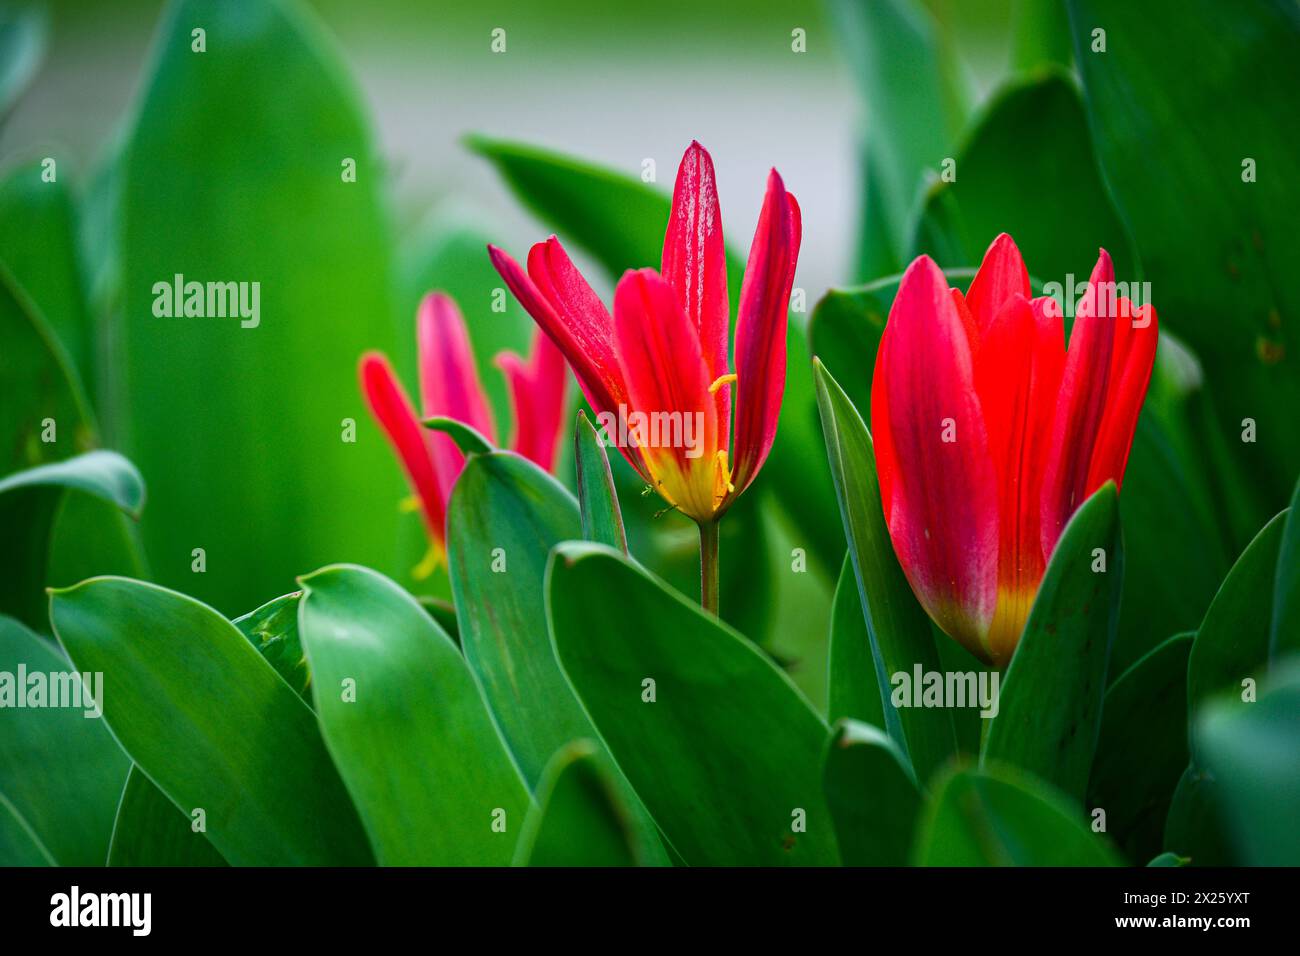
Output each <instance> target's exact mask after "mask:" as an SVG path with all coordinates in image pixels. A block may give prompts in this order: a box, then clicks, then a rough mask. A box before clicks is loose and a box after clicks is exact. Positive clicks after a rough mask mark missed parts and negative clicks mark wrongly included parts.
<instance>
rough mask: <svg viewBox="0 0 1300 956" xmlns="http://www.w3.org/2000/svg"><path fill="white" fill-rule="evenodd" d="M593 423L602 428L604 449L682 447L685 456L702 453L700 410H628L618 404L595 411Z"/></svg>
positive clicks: (702, 416)
mask: <svg viewBox="0 0 1300 956" xmlns="http://www.w3.org/2000/svg"><path fill="white" fill-rule="evenodd" d="M596 423H597V424H598V425H599V426H600V427H601V428H602V429H604V435H603V436H601V442H602V444H604V446H605V447H606V448H608V447H609V446H610V445H614V446H616V447H618V448H684V449H685V450H686V457H687V458H699V457H700V456H701V455H703V454H704V413H703V412H662V411H661V412H641V411H628V408H627V406H626V405H624V404H622V403H619V406H618V411H617V412H600V413H598V414H597V415H596Z"/></svg>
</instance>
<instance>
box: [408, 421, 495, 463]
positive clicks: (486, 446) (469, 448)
mask: <svg viewBox="0 0 1300 956" xmlns="http://www.w3.org/2000/svg"><path fill="white" fill-rule="evenodd" d="M424 427H425V428H429V429H432V430H433V431H436V432H442V433H443V434H444V435H448V436H450V437H451V440H452V441H454V442H455V443H456V447H457V448H459V449H460V450H461V453H462V454H465V455H486V454H487V453H488V452H490V451H493V450H494V449H493V447H492V443H491V442H490V441H488V440H487V439H486V438H484V437H483V435H482V434H480V433H479V432H478V431H476V430H475V429H474V427H473V426H471V425H466V424H465V423H464V422H462V421H457V420H456V419H454V418H447V417H445V416H442V415H435V416H434V417H433V418H427V419H425V420H424Z"/></svg>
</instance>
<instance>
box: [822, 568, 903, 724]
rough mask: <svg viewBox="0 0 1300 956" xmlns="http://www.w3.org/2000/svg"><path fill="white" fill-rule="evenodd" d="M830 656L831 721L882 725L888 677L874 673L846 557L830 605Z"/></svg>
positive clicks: (872, 655)
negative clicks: (854, 721) (883, 689)
mask: <svg viewBox="0 0 1300 956" xmlns="http://www.w3.org/2000/svg"><path fill="white" fill-rule="evenodd" d="M829 657H830V661H829V668H828V670H829V675H828V679H827V684H828V685H829V698H830V701H829V707H828V710H827V713H828V714H829V715H830V719H831V720H832V721H836V720H839V719H841V718H843V717H852V718H853V719H854V720H858V721H861V722H862V723H864V724H872V725H873V726H877V727H880V726H884V723H885V709H884V698H885V697H886V696H888V691H887V690H886V691H885V692H884V693H883V694H882V692H881V688H888V687H889V675H887V674H883V673H879V672H878V671H877V662H878V660H879V659H878V658H877V657H876V655H875V653H874V652H873V651H872V648H871V635H870V634H869V633H868V632H867V621H866V618H864V617H863V615H862V601H861V600H860V599H859V598H858V579H857V576H856V575H855V574H854V572H853V558H852V557H849V556H846V557H845V558H844V566H843V567H842V568H841V569H840V579H839V581H838V582H837V583H836V585H835V598H834V601H833V602H832V604H831V639H830V655H829ZM882 666H883V664H882Z"/></svg>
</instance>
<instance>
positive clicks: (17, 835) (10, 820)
mask: <svg viewBox="0 0 1300 956" xmlns="http://www.w3.org/2000/svg"><path fill="white" fill-rule="evenodd" d="M0 865H3V866H58V861H57V860H55V859H54V857H53V856H51V855H50V851H49V850H47V849H46V848H45V844H43V843H41V840H40V837H38V836H37V835H36V831H35V830H33V829H32V826H31V824H30V823H28V822H27V821H26V820H24V819H23V817H22V814H20V813H19V812H18V811H17V810H16V809H14V806H13V804H11V803H10V802H9V801H8V800H7V799H6V798H5V795H4V794H3V793H0Z"/></svg>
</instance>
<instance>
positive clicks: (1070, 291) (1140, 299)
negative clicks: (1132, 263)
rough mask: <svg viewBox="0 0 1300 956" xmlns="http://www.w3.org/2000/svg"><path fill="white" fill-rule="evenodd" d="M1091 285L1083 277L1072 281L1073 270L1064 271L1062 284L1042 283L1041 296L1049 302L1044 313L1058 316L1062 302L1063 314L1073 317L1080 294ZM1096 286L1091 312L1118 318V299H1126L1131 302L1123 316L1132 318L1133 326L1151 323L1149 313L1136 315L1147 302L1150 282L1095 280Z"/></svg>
mask: <svg viewBox="0 0 1300 956" xmlns="http://www.w3.org/2000/svg"><path fill="white" fill-rule="evenodd" d="M1092 288H1093V286H1092V284H1091V283H1089V282H1088V281H1086V280H1085V281H1083V282H1075V281H1074V273H1073V272H1067V273H1066V274H1065V282H1063V283H1062V282H1045V283H1043V295H1045V296H1050V301H1049V302H1048V303H1047V314H1048V315H1050V316H1052V317H1053V318H1061V312H1062V303H1064V315H1065V317H1066V318H1071V319H1072V318H1074V317H1075V316H1076V315H1078V313H1079V308H1080V307H1081V306H1082V305H1083V300H1084V297H1085V296H1087V295H1088V292H1089V291H1090V290H1091V289H1092ZM1096 289H1097V293H1096V295H1097V299H1096V305H1095V307H1094V309H1093V315H1099V316H1102V317H1103V318H1111V319H1117V318H1121V317H1122V316H1121V315H1120V300H1122V299H1128V300H1129V301H1130V302H1131V303H1133V308H1132V311H1130V312H1129V313H1127V316H1124V317H1128V318H1131V319H1132V320H1133V328H1135V329H1144V328H1146V327H1147V326H1148V325H1150V324H1151V313H1150V312H1142V313H1141V314H1139V310H1140V309H1142V307H1143V306H1147V305H1150V304H1151V283H1150V282H1099V283H1097V286H1096Z"/></svg>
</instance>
